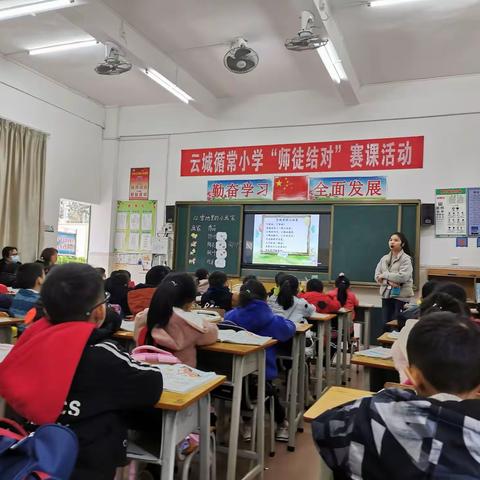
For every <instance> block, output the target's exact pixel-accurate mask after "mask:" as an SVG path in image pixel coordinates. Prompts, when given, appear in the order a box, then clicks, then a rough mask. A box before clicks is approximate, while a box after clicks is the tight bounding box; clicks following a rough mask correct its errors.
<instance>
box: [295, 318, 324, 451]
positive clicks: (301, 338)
mask: <svg viewBox="0 0 480 480" xmlns="http://www.w3.org/2000/svg"><path fill="white" fill-rule="evenodd" d="M319 323H320V322H319ZM311 328H312V326H311V325H310V324H308V323H297V324H296V332H295V335H294V336H293V340H292V379H291V385H290V398H289V404H288V446H287V449H288V451H289V452H294V451H295V432H296V431H297V429H299V430H300V431H302V430H303V412H304V411H305V341H306V333H307V332H308V331H309V330H310V329H311Z"/></svg>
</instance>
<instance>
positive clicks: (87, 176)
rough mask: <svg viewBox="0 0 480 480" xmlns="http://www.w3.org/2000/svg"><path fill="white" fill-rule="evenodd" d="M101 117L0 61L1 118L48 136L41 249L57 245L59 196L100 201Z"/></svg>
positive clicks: (83, 101)
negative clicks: (49, 227)
mask: <svg viewBox="0 0 480 480" xmlns="http://www.w3.org/2000/svg"><path fill="white" fill-rule="evenodd" d="M104 116H105V112H104V108H103V107H102V106H100V105H98V104H97V103H95V102H93V101H92V100H90V99H87V98H85V97H82V96H81V95H78V94H76V93H75V92H72V91H70V90H68V89H67V88H65V87H63V86H60V85H58V84H56V83H55V82H53V81H52V80H49V79H47V78H45V77H43V76H42V75H39V74H37V73H34V72H32V71H30V70H28V69H26V68H24V67H21V66H19V65H17V64H15V63H13V62H11V61H8V60H6V59H4V58H1V57H0V117H2V118H6V119H8V120H11V121H14V122H18V123H21V124H23V125H26V126H28V127H31V128H34V129H36V130H40V131H42V132H45V133H47V134H48V135H49V137H48V142H47V167H46V176H45V208H44V224H45V225H53V226H54V227H55V233H45V236H44V245H45V246H55V245H56V230H57V223H58V209H59V202H60V198H69V199H73V200H78V201H83V202H87V203H97V202H99V199H100V183H99V176H98V175H96V174H95V172H97V171H98V169H99V168H100V164H101V153H102V131H103V126H104ZM94 237H95V232H93V231H92V238H94ZM24 260H31V259H24Z"/></svg>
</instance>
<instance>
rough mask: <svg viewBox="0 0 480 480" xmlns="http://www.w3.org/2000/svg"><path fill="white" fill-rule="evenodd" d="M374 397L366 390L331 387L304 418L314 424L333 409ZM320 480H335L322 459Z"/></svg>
mask: <svg viewBox="0 0 480 480" xmlns="http://www.w3.org/2000/svg"><path fill="white" fill-rule="evenodd" d="M370 396H372V392H368V391H366V390H357V389H356V388H346V387H330V388H329V389H328V390H326V391H325V392H324V394H323V395H322V396H321V397H320V398H319V399H318V400H317V401H316V402H315V403H314V404H313V405H312V406H311V407H310V408H309V409H308V410H307V411H306V412H305V415H304V416H303V418H304V419H305V421H306V422H309V423H310V422H313V421H314V420H315V419H316V418H317V417H318V416H319V415H321V414H322V413H324V412H326V411H327V410H330V409H331V408H335V407H339V406H340V405H343V404H344V403H348V402H351V401H353V400H358V399H360V398H364V397H370ZM319 458H320V476H319V478H320V480H333V474H332V471H331V470H330V469H329V468H328V466H327V465H326V464H325V462H324V461H323V459H322V457H320V455H319Z"/></svg>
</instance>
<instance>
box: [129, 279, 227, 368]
mask: <svg viewBox="0 0 480 480" xmlns="http://www.w3.org/2000/svg"><path fill="white" fill-rule="evenodd" d="M196 295H197V288H196V286H195V281H194V280H193V278H192V277H191V276H190V275H188V274H187V273H170V274H169V275H167V276H166V277H165V279H164V280H163V282H162V283H161V285H160V286H159V287H158V288H157V290H156V292H155V295H154V296H153V298H152V303H151V304H150V308H148V309H145V310H144V311H143V312H140V313H139V314H138V315H137V316H136V318H135V332H134V338H135V340H136V341H137V343H138V344H139V345H144V344H149V345H156V346H158V347H160V348H165V349H167V350H169V351H170V352H172V353H174V354H175V355H176V356H177V357H178V358H179V359H180V360H181V361H182V362H183V363H186V364H187V365H190V366H191V367H195V366H196V364H197V352H196V348H195V347H197V346H198V345H210V344H211V343H215V342H216V341H217V338H218V328H217V326H216V325H215V324H213V323H211V322H208V321H207V320H205V319H204V317H203V316H201V315H198V314H195V312H190V309H191V307H192V303H193V302H194V301H195V297H196Z"/></svg>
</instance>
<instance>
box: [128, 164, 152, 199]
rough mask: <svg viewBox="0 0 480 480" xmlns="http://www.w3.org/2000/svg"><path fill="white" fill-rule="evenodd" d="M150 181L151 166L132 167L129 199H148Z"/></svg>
mask: <svg viewBox="0 0 480 480" xmlns="http://www.w3.org/2000/svg"><path fill="white" fill-rule="evenodd" d="M149 181H150V168H131V169H130V195H129V200H148V184H149Z"/></svg>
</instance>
